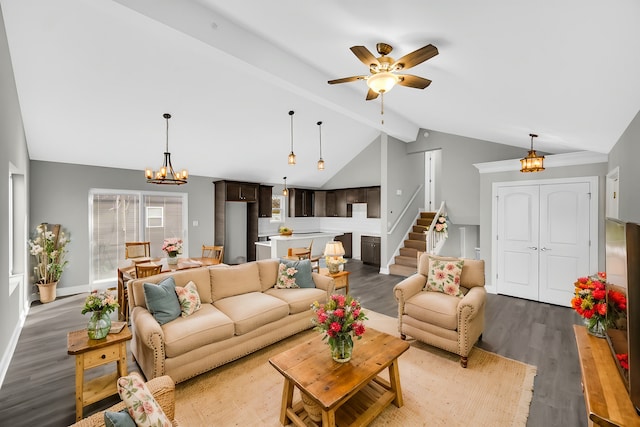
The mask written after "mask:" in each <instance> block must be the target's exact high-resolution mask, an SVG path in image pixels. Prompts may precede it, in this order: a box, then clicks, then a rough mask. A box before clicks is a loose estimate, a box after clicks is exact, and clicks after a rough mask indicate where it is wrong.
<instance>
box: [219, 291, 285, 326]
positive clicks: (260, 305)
mask: <svg viewBox="0 0 640 427" xmlns="http://www.w3.org/2000/svg"><path fill="white" fill-rule="evenodd" d="M213 304H214V306H215V307H216V308H218V309H220V311H222V312H223V313H224V314H226V315H227V316H229V318H230V319H231V320H233V323H234V325H235V332H236V335H243V334H246V333H247V332H251V331H253V330H255V329H257V328H259V327H260V326H263V325H266V324H268V323H271V322H275V321H276V320H279V319H282V318H284V317H287V316H288V315H289V304H287V303H286V302H284V301H282V300H281V299H278V298H275V297H273V296H271V295H267V294H263V293H262V292H249V293H246V294H242V295H234V296H231V297H228V298H223V299H221V300H217V301H216V302H214V303H213Z"/></svg>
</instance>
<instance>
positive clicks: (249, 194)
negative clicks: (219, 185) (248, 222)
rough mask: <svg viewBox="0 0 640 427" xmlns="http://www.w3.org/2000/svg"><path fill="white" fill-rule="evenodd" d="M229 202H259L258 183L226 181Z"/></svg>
mask: <svg viewBox="0 0 640 427" xmlns="http://www.w3.org/2000/svg"><path fill="white" fill-rule="evenodd" d="M226 201H227V202H257V201H258V184H254V183H250V182H237V181H226Z"/></svg>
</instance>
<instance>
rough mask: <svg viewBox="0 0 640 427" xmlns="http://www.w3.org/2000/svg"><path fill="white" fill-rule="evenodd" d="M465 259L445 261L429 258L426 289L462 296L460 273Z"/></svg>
mask: <svg viewBox="0 0 640 427" xmlns="http://www.w3.org/2000/svg"><path fill="white" fill-rule="evenodd" d="M463 265H464V260H456V261H444V260H441V259H434V258H430V259H429V275H428V276H427V284H426V285H425V287H424V290H425V291H435V292H442V293H445V294H447V295H453V296H456V297H460V298H462V297H463V296H464V295H463V293H462V292H461V291H460V275H461V274H462V266H463Z"/></svg>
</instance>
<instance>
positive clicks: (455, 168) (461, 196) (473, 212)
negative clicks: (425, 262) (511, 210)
mask: <svg viewBox="0 0 640 427" xmlns="http://www.w3.org/2000/svg"><path fill="white" fill-rule="evenodd" d="M437 149H442V151H441V159H440V167H439V169H438V171H439V175H438V181H437V182H436V185H437V190H436V198H435V199H436V200H437V201H438V204H437V205H436V207H435V208H436V209H437V208H438V207H439V202H440V201H441V200H444V201H445V202H446V204H447V214H448V216H449V219H450V220H451V221H452V222H453V223H454V224H474V225H478V224H480V194H479V192H478V184H477V183H478V180H479V179H480V177H479V172H478V169H477V168H476V167H475V166H473V164H474V163H483V162H493V161H497V160H507V159H516V158H519V157H524V155H526V154H527V150H525V149H522V148H517V147H511V146H508V145H503V144H496V143H493V142H487V141H482V140H479V139H473V138H466V137H463V136H458V135H451V134H448V133H442V132H436V131H431V130H430V131H429V137H428V138H425V137H424V130H422V129H421V130H420V132H418V138H417V139H416V141H415V142H413V143H410V144H408V146H407V153H409V154H410V153H417V152H423V151H430V150H437Z"/></svg>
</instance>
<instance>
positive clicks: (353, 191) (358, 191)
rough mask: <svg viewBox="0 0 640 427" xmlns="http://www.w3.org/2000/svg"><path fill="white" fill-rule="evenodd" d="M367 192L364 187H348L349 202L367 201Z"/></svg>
mask: <svg viewBox="0 0 640 427" xmlns="http://www.w3.org/2000/svg"><path fill="white" fill-rule="evenodd" d="M366 202H367V194H366V192H365V189H364V188H348V189H347V204H352V203H366Z"/></svg>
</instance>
